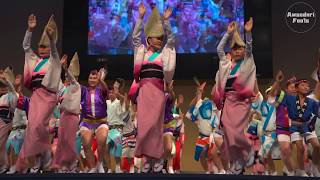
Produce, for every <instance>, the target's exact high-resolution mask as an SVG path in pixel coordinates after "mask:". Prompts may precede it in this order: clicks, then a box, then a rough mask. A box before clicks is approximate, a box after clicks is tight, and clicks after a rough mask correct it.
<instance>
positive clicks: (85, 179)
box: [0, 173, 317, 180]
mask: <svg viewBox="0 0 320 180" xmlns="http://www.w3.org/2000/svg"><path fill="white" fill-rule="evenodd" d="M301 178H303V177H292V176H291V177H288V176H251V175H237V176H236V175H216V174H194V173H193V174H191V173H190V174H189V173H183V174H173V175H171V174H53V173H50V174H13V175H6V174H4V175H0V179H1V180H4V179H11V180H12V179H26V180H27V179H30V180H38V179H46V180H51V179H52V180H57V179H68V180H95V179H101V180H102V179H103V180H110V179H130V180H135V179H137V180H140V179H152V180H158V179H161V180H170V179H172V180H173V179H195V180H197V179H198V180H200V179H201V180H202V179H210V180H213V179H217V180H233V179H236V180H257V179H259V180H262V179H267V180H280V179H281V180H284V179H288V180H295V179H297V180H298V179H301ZM306 178H312V177H306ZM314 179H317V178H314Z"/></svg>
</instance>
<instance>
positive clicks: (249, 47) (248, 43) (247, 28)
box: [244, 17, 253, 56]
mask: <svg viewBox="0 0 320 180" xmlns="http://www.w3.org/2000/svg"><path fill="white" fill-rule="evenodd" d="M252 27H253V19H252V17H251V18H250V19H249V21H248V22H246V24H245V26H244V29H245V31H246V54H247V56H251V55H252V34H251V30H252Z"/></svg>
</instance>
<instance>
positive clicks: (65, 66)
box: [60, 54, 68, 70]
mask: <svg viewBox="0 0 320 180" xmlns="http://www.w3.org/2000/svg"><path fill="white" fill-rule="evenodd" d="M67 59H68V55H66V54H64V55H63V56H62V58H61V60H60V64H61V66H62V68H63V69H64V70H67Z"/></svg>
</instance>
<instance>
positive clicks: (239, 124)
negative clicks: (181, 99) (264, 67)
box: [212, 33, 256, 161]
mask: <svg viewBox="0 0 320 180" xmlns="http://www.w3.org/2000/svg"><path fill="white" fill-rule="evenodd" d="M229 37H230V35H229V34H228V33H226V34H225V35H224V36H223V38H222V40H221V41H220V43H219V45H218V47H217V52H218V56H219V59H220V62H219V71H218V72H217V74H216V86H215V87H214V88H213V90H212V97H213V100H214V102H215V104H216V105H217V107H218V108H220V109H222V116H221V123H222V125H223V131H224V140H223V147H222V153H224V154H225V155H226V157H228V158H229V160H230V161H236V160H239V158H244V159H246V157H247V156H248V153H249V152H250V150H251V147H250V144H249V142H248V140H247V138H246V136H245V134H244V129H245V128H247V127H248V116H249V113H250V108H251V103H250V101H249V100H250V98H251V97H253V96H254V84H255V80H256V66H255V63H254V59H253V55H252V37H251V33H247V34H246V37H247V39H246V52H245V57H244V59H243V60H242V61H238V63H234V64H233V63H232V62H231V61H230V60H228V59H227V58H226V55H225V52H224V47H225V45H226V43H227V41H228V39H229ZM231 79H233V81H231V83H230V82H227V81H229V80H231Z"/></svg>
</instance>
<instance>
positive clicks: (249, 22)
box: [244, 17, 253, 32]
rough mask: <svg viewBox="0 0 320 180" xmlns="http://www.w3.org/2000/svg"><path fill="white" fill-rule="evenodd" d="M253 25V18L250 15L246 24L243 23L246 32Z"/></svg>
mask: <svg viewBox="0 0 320 180" xmlns="http://www.w3.org/2000/svg"><path fill="white" fill-rule="evenodd" d="M252 27H253V19H252V17H250V19H249V21H247V22H246V24H245V25H244V29H245V30H246V32H251V30H252Z"/></svg>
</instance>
